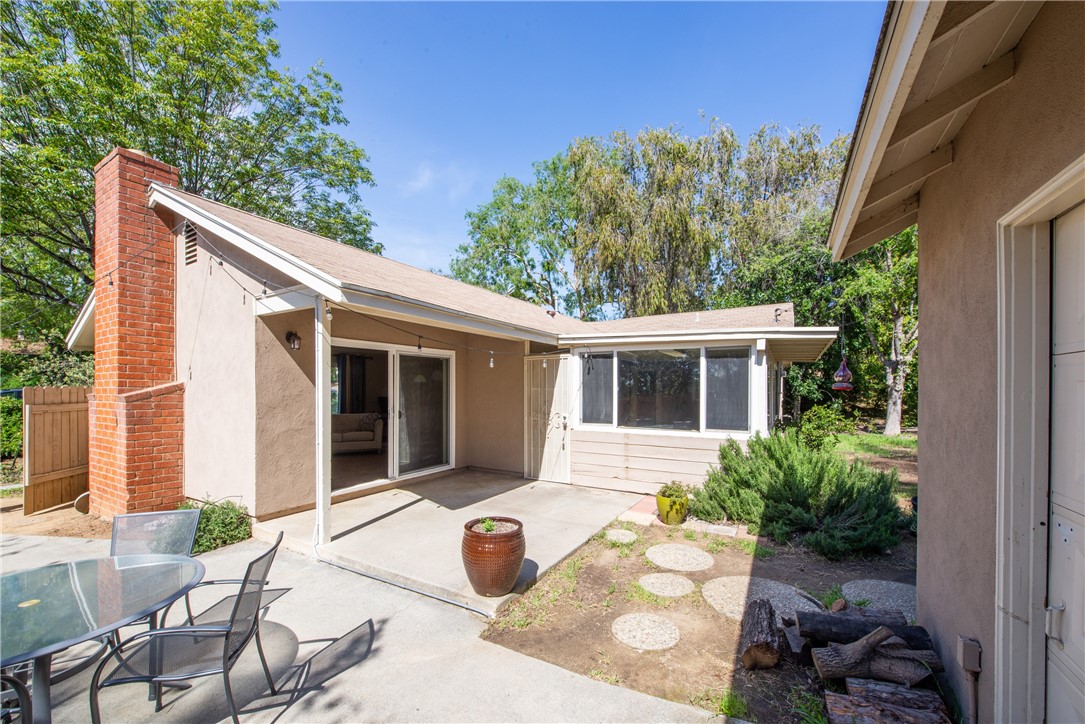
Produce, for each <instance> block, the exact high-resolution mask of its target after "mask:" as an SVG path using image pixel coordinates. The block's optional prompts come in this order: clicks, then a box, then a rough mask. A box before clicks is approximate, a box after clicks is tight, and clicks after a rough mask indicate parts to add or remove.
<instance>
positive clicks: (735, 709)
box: [689, 688, 750, 719]
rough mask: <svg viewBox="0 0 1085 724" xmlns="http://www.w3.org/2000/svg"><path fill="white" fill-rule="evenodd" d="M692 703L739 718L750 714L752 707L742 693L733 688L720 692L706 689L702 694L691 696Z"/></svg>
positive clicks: (722, 714) (719, 713)
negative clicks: (747, 703)
mask: <svg viewBox="0 0 1085 724" xmlns="http://www.w3.org/2000/svg"><path fill="white" fill-rule="evenodd" d="M689 701H690V703H691V704H693V705H694V706H699V707H703V708H705V709H709V710H710V711H713V712H715V713H716V714H717V715H720V716H731V717H735V718H737V719H742V718H744V717H746V716H749V713H750V708H749V707H748V706H747V705H746V700H745V699H743V698H742V695H741V694H739V693H737V692H735V691H734V690H733V689H731V688H724V689H723V690H722V691H719V693H716V691H712V690H709V691H705V692H704V693H702V694H699V695H696V696H691V697H690V699H689Z"/></svg>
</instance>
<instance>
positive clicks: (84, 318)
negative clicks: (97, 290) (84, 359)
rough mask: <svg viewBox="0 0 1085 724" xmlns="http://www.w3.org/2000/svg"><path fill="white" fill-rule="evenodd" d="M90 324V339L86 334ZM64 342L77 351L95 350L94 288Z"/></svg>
mask: <svg viewBox="0 0 1085 724" xmlns="http://www.w3.org/2000/svg"><path fill="white" fill-rule="evenodd" d="M88 324H89V325H90V339H87V338H86V337H85V336H84V335H85V334H86V328H87V325H88ZM64 343H65V344H66V345H68V349H70V350H74V351H76V352H93V351H94V289H91V290H90V294H88V295H87V299H86V301H85V302H83V306H82V308H81V309H80V310H79V314H78V316H76V318H75V324H73V325H72V328H71V329H70V330H68V336H67V337H65V338H64Z"/></svg>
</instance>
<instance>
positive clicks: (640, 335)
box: [558, 327, 840, 347]
mask: <svg viewBox="0 0 1085 724" xmlns="http://www.w3.org/2000/svg"><path fill="white" fill-rule="evenodd" d="M839 331H840V330H839V328H837V327H787V328H784V329H781V328H779V327H745V328H736V329H695V330H688V331H675V330H663V331H628V332H603V333H593V334H559V335H558V342H559V343H560V344H562V345H568V346H570V347H586V346H590V345H611V344H637V343H657V342H660V343H661V342H693V341H697V340H704V341H715V340H727V339H825V340H828V342H829V343H830V344H831V343H832V341H833V340H835V339H836V336H837V333H838V332H839Z"/></svg>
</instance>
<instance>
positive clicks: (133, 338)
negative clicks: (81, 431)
mask: <svg viewBox="0 0 1085 724" xmlns="http://www.w3.org/2000/svg"><path fill="white" fill-rule="evenodd" d="M152 181H156V182H158V183H160V184H162V185H164V186H172V187H176V186H177V169H176V168H174V167H173V166H169V165H167V164H164V163H162V162H161V161H156V160H155V159H153V158H150V157H149V156H147V155H146V154H144V153H142V152H140V151H132V150H129V149H125V148H117V149H114V150H113V152H112V153H110V154H109V155H108V156H106V157H105V158H104V159H102V161H101V162H100V163H99V164H98V165H97V166H96V167H95V169H94V215H95V221H94V269H95V280H94V300H95V301H94V304H95V310H94V394H93V395H92V396H91V398H90V476H89V477H90V508H91V512H92V513H94V514H95V515H100V516H103V517H112V516H113V515H116V514H118V513H132V512H139V511H148V510H164V509H169V508H173V507H176V505H177V504H178V503H179V502H180V501H181V500H183V499H184V459H183V455H182V444H183V435H184V425H183V422H184V418H183V415H184V384H183V383H182V382H179V381H177V375H176V363H175V343H176V339H175V331H176V322H175V309H174V304H175V300H176V291H175V290H176V280H175V275H174V272H175V269H174V267H175V264H176V261H175V260H176V254H175V248H174V247H175V242H176V233H175V231H174V230H172V229H171V228H170V225H169V224H168V223H167V221H169V220H170V219H171V218H172V217H171V215H169V214H168V212H166V213H167V215H166V217H165V218H166V220H167V221H164V220H163V218H161V217H159V215H158V213H156V212H155V211H154V210H153V209H151V208H150V207H149V206H148V205H147V192H148V187H149V185H150V183H151V182H152Z"/></svg>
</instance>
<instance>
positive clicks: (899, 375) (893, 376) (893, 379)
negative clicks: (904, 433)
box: [883, 365, 904, 435]
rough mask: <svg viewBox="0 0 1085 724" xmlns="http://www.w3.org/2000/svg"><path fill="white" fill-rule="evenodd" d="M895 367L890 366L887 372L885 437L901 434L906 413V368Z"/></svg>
mask: <svg viewBox="0 0 1085 724" xmlns="http://www.w3.org/2000/svg"><path fill="white" fill-rule="evenodd" d="M894 366H895V367H896V369H895V370H894ZM894 366H890V367H889V368H888V369H886V372H885V387H886V392H887V394H888V401H887V402H886V405H885V430H883V434H885V435H899V434H900V422H901V418H902V416H903V413H904V368H903V366H901V365H894Z"/></svg>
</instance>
